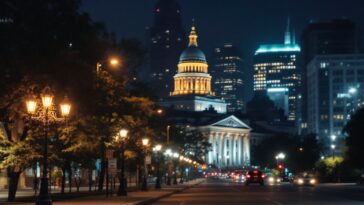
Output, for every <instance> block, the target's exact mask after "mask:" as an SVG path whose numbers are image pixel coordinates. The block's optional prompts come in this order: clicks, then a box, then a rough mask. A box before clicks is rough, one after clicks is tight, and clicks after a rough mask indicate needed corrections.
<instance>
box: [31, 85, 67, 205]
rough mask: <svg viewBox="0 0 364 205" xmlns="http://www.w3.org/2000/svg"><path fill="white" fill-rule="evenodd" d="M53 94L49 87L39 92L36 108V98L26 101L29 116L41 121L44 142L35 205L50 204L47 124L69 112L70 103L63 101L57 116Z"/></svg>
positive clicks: (59, 119)
mask: <svg viewBox="0 0 364 205" xmlns="http://www.w3.org/2000/svg"><path fill="white" fill-rule="evenodd" d="M53 98H54V96H53V94H52V92H51V89H50V87H46V88H44V90H43V92H42V94H41V101H42V107H40V108H39V109H38V105H37V100H36V99H29V100H27V101H26V107H27V111H28V113H29V114H30V118H31V119H33V120H37V121H40V122H42V123H43V127H44V142H43V173H42V179H41V184H40V192H39V195H38V198H37V200H36V203H35V204H36V205H51V204H52V199H51V197H50V195H49V192H48V126H49V124H50V123H55V122H60V121H63V120H65V119H66V118H67V117H68V116H69V114H70V112H71V104H70V103H69V102H68V100H67V101H64V102H62V103H61V104H60V109H61V115H62V117H61V118H59V117H57V112H56V108H55V106H54V103H53Z"/></svg>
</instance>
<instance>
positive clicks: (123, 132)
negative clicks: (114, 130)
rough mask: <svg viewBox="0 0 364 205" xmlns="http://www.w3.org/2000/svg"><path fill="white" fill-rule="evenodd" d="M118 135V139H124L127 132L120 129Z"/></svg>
mask: <svg viewBox="0 0 364 205" xmlns="http://www.w3.org/2000/svg"><path fill="white" fill-rule="evenodd" d="M119 134H120V137H122V138H125V137H126V136H127V135H128V130H126V129H121V130H120V132H119Z"/></svg>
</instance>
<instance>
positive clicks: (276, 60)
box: [254, 20, 301, 122]
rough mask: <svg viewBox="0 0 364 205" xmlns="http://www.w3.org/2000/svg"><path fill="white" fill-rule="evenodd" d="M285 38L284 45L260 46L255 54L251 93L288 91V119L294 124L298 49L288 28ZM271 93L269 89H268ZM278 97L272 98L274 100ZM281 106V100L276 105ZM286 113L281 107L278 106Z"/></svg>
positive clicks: (296, 100)
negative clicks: (252, 90) (252, 91)
mask: <svg viewBox="0 0 364 205" xmlns="http://www.w3.org/2000/svg"><path fill="white" fill-rule="evenodd" d="M289 27H290V26H289V20H288V24H287V30H286V32H285V35H284V44H269V45H261V46H260V47H259V48H258V50H257V51H256V52H255V55H254V91H255V92H267V91H268V89H271V88H274V89H273V90H275V91H276V90H277V89H278V90H288V114H287V120H288V121H290V122H295V121H296V118H297V115H298V112H299V109H298V104H299V98H300V93H299V87H300V83H301V76H300V70H299V68H298V65H297V59H298V55H299V54H300V51H301V49H300V46H299V45H298V44H296V42H295V37H294V35H293V36H291V32H290V28H289ZM271 91H272V90H271ZM277 99H278V98H274V99H272V100H273V101H274V100H277ZM275 104H276V106H281V105H283V104H282V101H281V99H280V100H279V102H278V101H277V102H275ZM279 108H281V109H283V110H285V108H284V107H279Z"/></svg>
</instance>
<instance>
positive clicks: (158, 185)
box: [155, 178, 162, 189]
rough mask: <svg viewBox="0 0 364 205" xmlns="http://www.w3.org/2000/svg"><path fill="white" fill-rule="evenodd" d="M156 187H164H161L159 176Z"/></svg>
mask: <svg viewBox="0 0 364 205" xmlns="http://www.w3.org/2000/svg"><path fill="white" fill-rule="evenodd" d="M155 188H156V189H160V188H162V187H161V182H160V179H159V178H157V181H156V182H155Z"/></svg>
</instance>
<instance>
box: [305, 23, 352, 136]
mask: <svg viewBox="0 0 364 205" xmlns="http://www.w3.org/2000/svg"><path fill="white" fill-rule="evenodd" d="M301 47H302V54H301V67H302V116H301V118H302V123H301V128H302V129H303V132H304V130H305V129H306V128H307V111H308V110H307V96H308V93H307V86H308V85H307V80H306V77H307V65H308V63H309V62H310V61H311V60H312V59H313V58H314V57H315V56H316V55H330V54H349V53H357V52H358V51H359V34H358V28H357V27H356V25H355V24H354V23H353V22H352V21H350V20H347V19H336V20H332V21H330V22H312V23H310V24H309V25H308V26H307V27H306V28H305V29H304V31H303V33H302V36H301Z"/></svg>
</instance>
